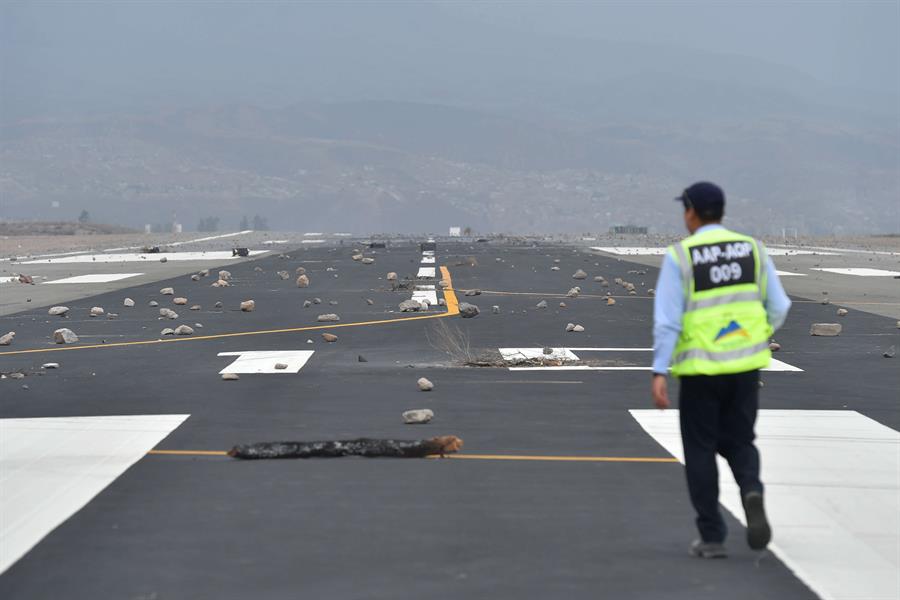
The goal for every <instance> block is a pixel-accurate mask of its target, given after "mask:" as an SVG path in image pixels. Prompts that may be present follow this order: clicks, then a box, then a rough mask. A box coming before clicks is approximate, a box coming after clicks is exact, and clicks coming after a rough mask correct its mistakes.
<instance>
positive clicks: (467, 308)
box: [459, 302, 481, 319]
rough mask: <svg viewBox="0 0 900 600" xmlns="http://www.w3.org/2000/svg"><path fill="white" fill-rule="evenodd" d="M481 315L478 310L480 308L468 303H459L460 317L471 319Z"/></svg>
mask: <svg viewBox="0 0 900 600" xmlns="http://www.w3.org/2000/svg"><path fill="white" fill-rule="evenodd" d="M479 314H481V311H480V310H478V307H477V306H475V305H474V304H469V303H468V302H460V303H459V316H461V317H462V318H463V319H471V318H472V317H477V316H478V315H479Z"/></svg>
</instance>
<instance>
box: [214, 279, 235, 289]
mask: <svg viewBox="0 0 900 600" xmlns="http://www.w3.org/2000/svg"><path fill="white" fill-rule="evenodd" d="M210 287H214V288H221V287H231V284H230V283H228V282H227V281H225V280H224V279H218V280H216V281H213V282H212V284H210Z"/></svg>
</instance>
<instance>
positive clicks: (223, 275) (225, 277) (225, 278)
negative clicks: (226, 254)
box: [219, 271, 231, 281]
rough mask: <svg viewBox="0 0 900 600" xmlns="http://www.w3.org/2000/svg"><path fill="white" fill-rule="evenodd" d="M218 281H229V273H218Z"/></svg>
mask: <svg viewBox="0 0 900 600" xmlns="http://www.w3.org/2000/svg"><path fill="white" fill-rule="evenodd" d="M219 279H222V280H223V281H230V280H231V271H219Z"/></svg>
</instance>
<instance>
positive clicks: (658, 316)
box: [653, 252, 685, 374]
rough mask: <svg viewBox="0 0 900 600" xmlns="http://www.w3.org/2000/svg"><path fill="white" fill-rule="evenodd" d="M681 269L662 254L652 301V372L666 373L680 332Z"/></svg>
mask: <svg viewBox="0 0 900 600" xmlns="http://www.w3.org/2000/svg"><path fill="white" fill-rule="evenodd" d="M682 287H683V286H682V281H681V269H679V268H678V265H677V264H676V262H675V258H674V257H673V256H672V254H671V253H669V252H666V255H665V258H664V259H663V264H662V268H661V269H660V271H659V279H657V281H656V296H655V297H654V299H653V372H654V373H662V374H666V373H668V371H669V364H670V363H671V361H672V352H673V351H674V350H675V344H676V343H677V342H678V335H679V334H680V333H681V317H682V315H683V314H684V302H685V300H684V290H683V289H682Z"/></svg>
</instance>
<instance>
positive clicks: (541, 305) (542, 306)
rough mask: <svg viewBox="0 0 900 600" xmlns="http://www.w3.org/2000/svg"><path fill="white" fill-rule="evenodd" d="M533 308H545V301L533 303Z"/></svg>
mask: <svg viewBox="0 0 900 600" xmlns="http://www.w3.org/2000/svg"><path fill="white" fill-rule="evenodd" d="M534 307H535V308H547V301H546V300H541V301H540V302H538V303H537V304H535V305H534Z"/></svg>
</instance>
